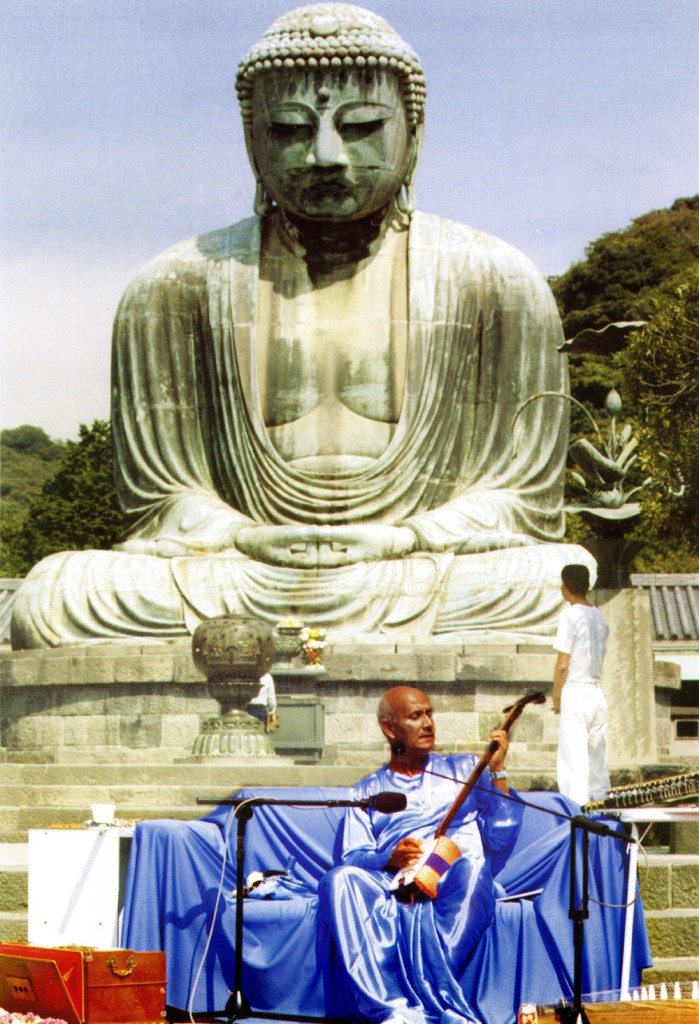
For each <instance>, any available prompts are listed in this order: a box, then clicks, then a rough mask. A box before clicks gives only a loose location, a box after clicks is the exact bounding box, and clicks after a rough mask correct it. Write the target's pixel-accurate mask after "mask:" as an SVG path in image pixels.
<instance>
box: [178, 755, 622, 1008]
mask: <svg viewBox="0 0 699 1024" xmlns="http://www.w3.org/2000/svg"><path fill="white" fill-rule="evenodd" d="M429 774H431V775H438V774H439V773H438V772H430V773H429ZM473 788H474V789H480V788H481V787H480V786H474V787H473ZM500 796H502V797H504V798H505V799H509V800H512V802H513V803H521V804H523V805H524V806H528V807H533V808H535V809H536V810H539V811H545V812H546V813H548V814H552V815H554V816H555V817H559V818H568V820H569V821H570V903H569V910H568V917H569V919H570V920H571V921H573V950H574V963H573V1005H572V1006H561V1007H558V1008H557V1010H556V1013H557V1017H558V1020H559V1021H560V1022H561V1024H590V1020H589V1018H588V1016H587V1014H586V1012H585V1009H584V1007H583V1005H582V966H583V960H582V954H583V947H584V941H585V921H586V920H587V918H589V916H590V911H589V863H588V861H589V847H590V833H591V832H594V833H595V834H597V835H601V836H611V837H612V838H614V839H617V840H619V842H624V843H634V842H635V841H636V840H635V839H633V838H632V837H630V836H627V835H625V834H624V833H623V832H618V831H617V830H616V829H612V828H610V827H609V826H608V825H605V824H604V822H601V821H594V820H592V819H590V818H587V817H586V816H585V815H584V814H577V815H575V816H573V817H571V816H570V815H567V814H563V813H561V812H560V811H551V810H549V809H548V808H545V807H540V806H538V805H537V804H529V803H527V801H526V800H522V799H521V798H520V797H519V796H518V797H514V796H510V795H509V794H507V793H500ZM197 803H198V804H215V805H217V806H219V807H220V806H231V807H235V812H234V814H235V817H236V819H237V821H238V831H237V845H236V886H235V910H236V913H235V970H234V985H235V988H234V990H233V991H232V992H231V994H230V997H229V999H228V1002H227V1003H226V1007H225V1010H224V1011H223V1012H224V1013H225V1014H226V1022H225V1024H234V1022H235V1021H237V1020H243V1019H245V1018H246V1017H250V1016H251V1015H252V1013H251V1009H250V1003H249V1002H248V1000H247V998H246V996H245V993H244V992H243V880H244V872H245V826H246V825H247V823H248V821H250V819H251V818H252V815H253V808H254V807H260V806H263V805H265V804H268V805H272V806H287V807H350V806H361V805H362V801H351V800H279V799H277V798H274V797H250V798H249V799H245V798H240V797H229V798H227V799H221V798H218V797H217V798H213V797H198V798H197ZM578 830H580V831H581V832H582V835H583V848H582V892H581V899H580V903H579V905H578V901H577V899H576V889H577V856H576V854H577V845H578V843H577V833H578ZM256 1016H265V1014H256Z"/></svg>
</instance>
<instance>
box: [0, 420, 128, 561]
mask: <svg viewBox="0 0 699 1024" xmlns="http://www.w3.org/2000/svg"><path fill="white" fill-rule="evenodd" d="M31 431H34V435H33V437H34V445H33V447H32V445H31V444H29V445H26V444H25V445H24V446H22V444H20V445H18V443H17V435H18V433H19V437H20V440H21V441H22V442H23V441H25V440H26V439H27V438H29V437H30V436H31V435H30V432H31ZM20 432H21V433H20ZM7 434H9V435H11V436H10V438H9V443H8V439H7V438H6V436H5V435H7ZM39 434H42V435H43V437H44V439H46V440H48V439H47V438H46V435H45V434H44V433H43V431H41V430H39V429H38V428H35V427H18V428H17V430H15V431H3V437H2V441H3V452H2V457H3V478H4V477H5V469H6V465H5V460H6V458H8V457H10V458H11V453H12V452H14V453H15V454H14V462H15V465H14V469H15V473H16V475H19V474H22V473H24V474H26V475H27V477H29V475H30V474H31V472H32V470H33V468H35V464H36V459H37V458H39V456H38V455H37V454H36V452H37V451H43V452H44V453H51V460H50V461H51V462H52V471H51V472H50V473H48V474H45V475H44V480H43V483H42V484H41V486H40V487H38V486H37V482H36V480H33V481H32V483H31V485H30V486H29V487H28V488H27V491H26V492H25V493H24V495H20V494H19V493H18V494H17V495H16V496H15V499H14V506H15V507H16V508H20V507H21V506H22V505H24V511H21V512H14V513H13V512H10V513H9V514H7V513H6V510H5V507H4V506H5V502H4V501H3V521H2V525H3V533H2V542H1V543H0V559H1V561H0V575H3V576H10V577H12V576H23V575H25V573H27V572H28V571H29V569H31V567H32V566H33V565H35V564H36V562H38V561H39V560H40V559H42V558H44V557H45V556H46V555H49V554H52V553H53V552H55V551H75V550H84V549H89V548H109V547H111V546H112V545H113V544H114V543H116V541H117V540H118V538H119V536H120V535H121V533H122V532H123V530H124V518H123V516H122V514H121V512H120V510H119V506H118V502H117V497H116V491H115V489H114V479H113V471H112V442H111V431H110V427H109V424H108V423H106V422H104V421H103V420H95V421H94V423H93V424H92V426H91V427H87V426H85V425H84V424H81V426H80V430H79V440H78V441H77V442H75V441H67V442H65V443H60V444H59V445H58V449H59V453H60V454H58V456H56V453H55V452H54V450H53V447H52V446H54V445H55V444H56V443H55V442H51V441H49V442H48V445H46V444H43V446H42V443H41V442H42V439H41V438H39V436H38V435H39ZM15 489H16V490H18V491H21V488H19V487H18V485H17V484H15Z"/></svg>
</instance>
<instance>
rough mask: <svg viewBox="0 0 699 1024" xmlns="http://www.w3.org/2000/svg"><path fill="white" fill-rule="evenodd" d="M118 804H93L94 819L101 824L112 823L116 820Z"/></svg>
mask: <svg viewBox="0 0 699 1024" xmlns="http://www.w3.org/2000/svg"><path fill="white" fill-rule="evenodd" d="M115 809H116V804H93V805H92V820H93V821H96V822H97V823H98V824H100V825H111V824H112V822H113V821H114V811H115Z"/></svg>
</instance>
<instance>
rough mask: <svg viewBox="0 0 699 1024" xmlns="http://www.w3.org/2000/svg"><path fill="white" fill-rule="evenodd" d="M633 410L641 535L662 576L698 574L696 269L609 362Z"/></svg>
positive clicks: (657, 305) (698, 276)
mask: <svg viewBox="0 0 699 1024" xmlns="http://www.w3.org/2000/svg"><path fill="white" fill-rule="evenodd" d="M616 362H617V364H618V366H619V367H620V369H621V371H622V373H623V376H624V386H625V388H626V391H627V393H628V394H629V396H630V397H631V399H632V401H633V402H634V403H635V406H636V409H637V410H638V415H637V423H638V428H637V435H638V440H639V449H638V454H639V462H640V463H641V466H642V468H643V471H644V472H645V473H647V474H648V475H649V476H651V477H652V479H653V487H652V488H651V491H650V493H649V494H648V495H647V496H645V498H644V501H643V506H642V526H643V529H644V534H645V536H646V537H648V538H649V540H650V541H651V542H652V546H653V548H654V549H655V551H656V553H659V555H660V559H661V561H662V562H663V567H664V568H665V569H666V571H680V570H682V571H685V572H687V571H690V570H693V571H696V570H697V569H699V268H698V269H695V270H693V271H692V272H690V273H689V274H688V276H687V278H686V280H685V282H684V283H683V284H682V285H681V286H680V287H677V288H676V289H675V294H674V295H673V296H672V297H670V298H665V299H659V300H655V301H654V303H653V307H652V312H651V314H650V317H649V320H648V323H647V324H646V326H645V327H643V328H642V329H641V330H639V331H636V332H634V334H632V336H631V340H630V342H629V345H628V347H627V348H626V350H625V351H624V352H622V353H620V354H619V355H618V356H617V357H616Z"/></svg>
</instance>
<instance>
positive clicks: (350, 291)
mask: <svg viewBox="0 0 699 1024" xmlns="http://www.w3.org/2000/svg"><path fill="white" fill-rule="evenodd" d="M238 94H239V99H240V103H241V108H242V114H243V122H244V129H245V135H246V140H247V144H248V152H249V155H250V161H251V164H252V168H253V171H254V174H255V178H256V182H257V189H256V198H255V213H256V216H255V217H254V218H250V219H249V220H245V221H242V222H240V223H238V224H235V225H233V226H232V227H228V228H224V229H222V230H220V231H215V232H213V233H211V234H206V235H202V236H199V237H196V238H193V239H190V240H189V241H186V242H183V243H181V244H180V245H177V246H175V247H174V248H172V249H170V250H168V251H167V252H165V253H164V254H163V255H161V256H159V257H158V258H157V259H156V260H154V261H153V262H152V263H151V264H150V265H149V266H148V267H146V269H145V270H144V271H143V273H141V274H140V275H139V276H138V277H137V278H136V280H134V281H133V282H132V284H131V285H130V286H129V288H128V290H127V292H126V294H125V296H124V298H123V300H122V302H121V305H120V307H119V310H118V313H117V316H116V322H115V327H114V342H113V370H112V394H113V400H112V401H113V405H112V425H113V436H114V450H115V469H116V480H117V488H118V493H119V497H120V500H121V502H122V503H123V506H124V508H125V509H126V510H127V511H128V512H130V513H134V514H137V515H138V517H139V518H138V520H137V523H136V525H135V527H134V528H133V530H132V532H131V533H130V535H129V536H128V538H127V539H126V540H125V541H124V542H123V543H122V544H119V545H118V546H117V547H116V548H115V549H114V550H112V551H82V552H66V553H61V554H56V555H52V556H50V557H49V558H47V559H45V560H44V561H43V562H41V563H40V564H39V565H38V566H36V567H35V568H34V569H33V570H32V572H31V573H30V574H29V576H28V577H27V580H26V581H25V583H24V584H23V585H22V587H21V588H20V590H19V591H18V594H17V597H16V603H15V615H14V623H13V643H14V646H15V647H16V648H28V647H42V646H53V645H58V644H65V643H83V642H88V641H93V640H100V639H115V638H124V639H132V638H137V637H139V638H140V637H150V638H164V639H165V638H169V637H173V636H178V635H184V634H186V633H188V632H192V631H193V629H194V628H195V627H196V625H197V624H198V623H199V622H200V621H201V620H202V619H205V618H209V617H211V616H214V615H219V614H223V613H232V612H238V613H244V614H252V615H255V616H258V617H260V618H262V619H266V620H268V621H270V622H276V621H278V620H280V619H282V618H284V617H285V616H289V615H293V616H295V617H297V618H299V619H302V620H303V621H306V622H309V623H312V624H314V625H317V626H323V627H325V628H326V629H329V630H331V631H332V632H333V633H343V632H344V633H348V632H350V633H358V632H379V631H386V632H387V631H392V630H403V631H407V632H408V633H410V634H412V635H424V634H430V633H431V634H443V633H450V632H454V631H459V632H465V631H469V632H471V633H474V632H478V633H480V632H483V631H488V630H498V631H501V632H504V633H511V634H517V635H531V634H546V633H547V632H550V631H551V630H552V628H553V624H554V618H555V615H556V613H557V611H558V609H559V607H560V594H559V581H560V569H561V567H562V565H564V564H565V563H566V562H571V561H575V562H587V563H588V564H590V565H591V567H592V568H593V570H594V562H593V561H592V560H591V558H590V556H589V555H587V553H586V552H584V551H582V550H581V549H579V548H573V549H571V547H570V546H567V545H563V544H561V543H559V542H560V539H561V537H562V535H563V526H564V523H563V513H562V497H563V476H564V467H565V455H566V448H567V441H568V421H567V413H566V406H567V403H565V402H560V401H556V399H555V398H543V399H541V400H540V401H538V402H534V403H531V404H530V405H529V406H528V407H527V409H526V411H525V412H524V414H523V416H522V417H521V418H520V421H519V423H520V426H521V428H522V433H521V436H520V437H519V438H518V443H517V446H516V452H515V448H514V446H513V436H512V423H513V419H514V416H515V413H516V412H517V410H518V409H519V407H520V406H521V405H522V403H524V402H525V401H526V400H527V399H528V398H529V397H530V396H531V395H533V394H535V393H537V392H539V391H557V392H563V391H565V389H566V385H567V377H566V366H565V357H564V356H563V355H561V354H560V353H559V352H558V351H557V345H558V344H560V341H561V328H560V323H559V318H558V315H557V312H556V308H555V304H554V301H553V298H552V296H551V293H550V290H549V288H548V286H547V284H546V283H545V281H544V280H543V279H542V278H541V276H540V275H539V274H538V273H537V272H536V271H535V269H534V268H533V267H532V265H531V264H530V263H529V261H528V260H527V259H526V258H525V257H524V256H522V255H521V254H520V253H518V252H517V251H516V250H514V249H512V248H511V247H510V246H508V245H506V244H505V243H503V242H501V241H499V240H497V239H495V238H491V237H489V236H487V235H485V234H482V233H481V232H478V231H476V230H474V229H472V228H470V227H465V226H463V225H460V224H455V223H452V222H450V221H446V220H443V219H440V218H438V217H435V216H431V215H427V214H420V213H417V212H415V211H414V209H413V200H412V180H413V175H414V171H415V166H416V162H417V158H418V153H419V149H420V141H421V132H422V125H423V116H424V100H425V83H424V75H423V72H422V69H421V66H420V62H419V60H418V58H417V57H416V55H415V54H414V53H413V51H412V50H411V49H410V48H409V47H408V46H407V45H406V44H405V43H404V42H403V41H402V40H401V39H400V37H399V36H398V35H397V34H396V33H395V32H394V31H393V29H392V28H391V27H390V26H389V25H388V24H387V23H386V22H384V21H383V20H382V19H381V18H378V17H376V16H375V15H373V14H371V13H370V12H368V11H365V10H363V9H362V8H359V7H354V6H350V5H344V4H316V5H313V6H310V7H303V8H299V9H298V10H295V11H291V12H290V13H289V14H287V15H285V16H284V17H282V18H280V19H278V21H276V22H275V23H274V24H273V25H272V27H271V28H270V29H269V30H268V32H266V33H265V35H264V36H263V37H262V39H261V40H260V41H259V43H257V44H256V45H255V46H254V47H253V48H252V50H251V51H250V52H249V53H248V55H247V56H246V57H245V59H244V60H243V62H242V63H241V65H240V68H239V72H238Z"/></svg>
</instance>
